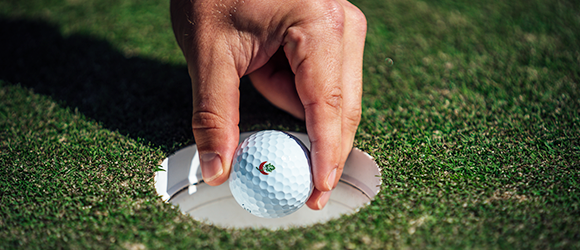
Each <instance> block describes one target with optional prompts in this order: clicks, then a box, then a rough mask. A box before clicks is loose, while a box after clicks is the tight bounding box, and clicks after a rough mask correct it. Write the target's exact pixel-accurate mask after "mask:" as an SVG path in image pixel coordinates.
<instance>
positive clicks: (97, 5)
mask: <svg viewBox="0 0 580 250" xmlns="http://www.w3.org/2000/svg"><path fill="white" fill-rule="evenodd" d="M353 3H354V4H355V5H357V6H358V7H359V8H360V9H361V10H362V11H363V12H364V13H365V14H366V16H367V20H368V34H367V42H366V47H365V56H364V96H363V113H362V121H361V125H360V127H359V129H358V132H357V136H356V139H355V146H357V147H359V148H361V149H363V150H364V151H366V152H368V153H369V154H371V155H372V156H373V157H375V159H376V161H377V163H378V164H379V166H380V167H381V170H382V180H383V184H382V186H381V191H380V193H379V194H378V195H377V197H376V200H375V201H373V202H372V203H371V204H370V205H369V206H367V207H365V208H363V209H361V210H360V211H359V212H358V213H356V214H353V215H349V216H344V217H341V218H339V219H336V220H332V221H330V222H328V223H326V224H319V225H314V226H312V227H307V228H300V229H289V230H286V231H270V230H263V229H253V230H237V229H223V228H219V227H214V226H212V225H208V224H205V223H201V222H197V221H195V220H193V219H191V218H190V217H188V216H186V215H182V214H181V213H180V212H179V209H178V208H175V207H173V206H171V205H169V204H165V203H163V202H162V201H161V199H160V198H159V197H157V195H156V193H155V190H154V182H153V176H154V173H155V171H156V169H157V168H158V164H159V162H160V161H161V160H162V159H163V158H164V157H166V156H168V155H170V154H171V153H173V152H175V151H176V150H179V149H180V148H182V147H185V146H186V145H189V144H192V143H195V141H194V138H193V136H192V135H191V131H190V115H191V110H192V109H191V96H190V92H191V87H190V86H189V79H188V76H187V70H186V68H185V64H184V60H183V58H182V56H181V54H180V51H179V49H178V47H177V45H176V43H175V41H174V38H173V34H172V31H171V29H170V22H169V14H168V2H167V1H165V0H147V1H134V0H116V1H112V0H101V1H97V0H87V1H78V0H67V1H64V0H62V1H58V0H52V1H40V0H28V1H16V0H7V1H2V2H0V37H1V38H0V45H1V46H0V166H1V168H0V194H1V195H0V204H1V205H0V248H19V249H20V248H50V249H52V248H60V247H62V248H87V247H90V248H128V249H144V248H266V249H267V248H280V249H296V248H302V249H389V248H411V249H423V248H445V249H449V248H452V249H454V248H483V249H488V248H502V249H512V248H525V249H527V248H538V249H550V248H565V249H570V248H580V227H579V226H578V225H579V224H580V184H579V180H580V86H579V81H580V46H579V45H580V14H579V13H580V6H579V5H578V4H577V3H575V1H550V0H544V1H537V0H532V1H495V0H492V1H467V0H465V1H445V0H441V1H415V0H392V1H382V0H381V1H379V0H375V1H364V0H359V1H354V2H353ZM240 91H241V95H242V99H241V107H240V112H241V123H240V128H241V130H242V131H252V130H261V129H285V130H296V131H304V130H305V126H304V124H303V123H302V122H301V121H299V120H296V119H294V118H292V117H291V116H289V115H288V114H286V113H284V112H282V111H279V110H277V109H276V108H274V107H272V106H271V105H270V104H268V103H267V102H266V101H265V100H264V99H263V98H261V97H260V96H259V94H257V93H256V91H255V90H254V89H253V88H252V87H251V83H249V82H248V81H247V80H246V79H243V81H242V85H241V89H240Z"/></svg>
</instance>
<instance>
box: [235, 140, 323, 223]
mask: <svg viewBox="0 0 580 250" xmlns="http://www.w3.org/2000/svg"><path fill="white" fill-rule="evenodd" d="M229 184H230V190H231V191H232V195H233V196H234V198H235V200H236V201H237V202H238V204H240V206H242V207H243V208H244V209H245V210H246V211H248V212H250V213H251V214H253V215H256V216H259V217H264V218H279V217H283V216H286V215H289V214H291V213H293V212H295V211H296V210H298V209H299V208H301V207H302V206H303V205H304V203H305V202H306V200H308V197H310V194H311V193H312V190H313V183H312V173H311V170H310V156H309V152H308V149H307V148H306V147H305V146H304V145H303V144H302V142H301V141H300V140H299V139H298V138H296V137H294V136H292V135H290V134H288V133H285V132H281V131H275V130H265V131H260V132H257V133H254V134H252V135H250V136H249V137H248V138H246V139H245V140H244V141H242V143H240V145H238V148H237V149H236V152H235V154H234V160H233V164H232V170H231V173H230V179H229Z"/></svg>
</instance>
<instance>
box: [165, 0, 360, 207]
mask: <svg viewBox="0 0 580 250" xmlns="http://www.w3.org/2000/svg"><path fill="white" fill-rule="evenodd" d="M171 19H172V23H173V30H174V32H175V36H176V38H177V42H178V44H179V46H180V47H181V49H182V51H183V54H184V55H185V58H186V61H187V64H188V70H189V75H190V76H191V81H192V87H193V118H192V128H193V134H194V137H195V140H196V143H197V147H198V150H199V152H200V164H201V169H202V175H203V178H204V180H205V182H206V183H208V184H209V185H220V184H222V183H223V182H225V181H226V180H227V179H228V177H229V174H230V169H231V162H232V158H233V154H234V150H235V149H236V146H237V144H238V139H239V128H238V123H239V113H238V110H239V109H238V108H239V99H240V96H239V95H240V93H239V83H240V81H239V79H240V78H241V77H242V76H244V75H249V77H250V79H251V80H252V83H253V84H254V86H255V87H256V89H257V90H258V91H259V92H260V93H261V94H262V95H264V97H265V98H266V99H268V100H269V101H270V102H272V103H273V104H274V105H276V106H277V107H279V108H281V109H283V110H285V111H287V112H288V113H290V114H292V115H294V116H295V117H297V118H299V119H303V120H305V122H306V129H307V131H308V135H309V137H310V141H311V159H312V166H313V167H312V172H313V179H314V186H315V190H314V192H313V193H312V195H311V197H310V199H309V200H308V201H307V202H306V205H308V207H310V208H312V209H315V210H318V209H322V208H323V207H324V206H325V205H326V203H327V202H328V199H329V198H330V192H331V190H332V189H334V188H335V187H336V185H337V184H338V180H339V179H340V176H341V175H342V169H343V167H344V163H345V161H346V158H347V157H348V154H349V152H350V151H351V149H352V144H353V140H354V136H355V133H356V129H357V127H358V124H359V122H360V114H361V95H362V56H363V49H364V41H365V36H366V19H365V17H364V15H363V14H362V12H361V11H360V10H359V9H358V8H356V7H355V6H354V5H352V4H351V3H349V2H347V1H346V0H288V1H282V2H280V1H272V0H171Z"/></svg>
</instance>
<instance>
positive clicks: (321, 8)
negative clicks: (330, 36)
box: [316, 0, 346, 34]
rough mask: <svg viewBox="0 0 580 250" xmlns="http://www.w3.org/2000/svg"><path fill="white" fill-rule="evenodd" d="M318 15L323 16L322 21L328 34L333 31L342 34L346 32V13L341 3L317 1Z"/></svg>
mask: <svg viewBox="0 0 580 250" xmlns="http://www.w3.org/2000/svg"><path fill="white" fill-rule="evenodd" d="M316 4H318V7H317V8H316V9H318V11H317V12H318V13H321V14H322V16H321V17H322V21H323V23H324V25H325V26H326V27H325V29H326V30H327V32H330V31H333V32H336V33H340V34H342V33H343V32H344V23H345V20H346V19H345V11H344V8H343V7H342V5H341V4H340V3H338V2H337V1H335V0H324V1H317V2H316Z"/></svg>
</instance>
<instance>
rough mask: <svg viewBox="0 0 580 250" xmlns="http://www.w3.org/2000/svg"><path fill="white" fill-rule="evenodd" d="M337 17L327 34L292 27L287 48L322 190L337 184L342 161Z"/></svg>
mask: <svg viewBox="0 0 580 250" xmlns="http://www.w3.org/2000/svg"><path fill="white" fill-rule="evenodd" d="M334 14H336V15H333V16H338V19H334V18H332V19H330V20H325V22H323V23H322V24H319V25H322V26H323V27H329V26H330V27H334V28H335V29H330V30H328V31H327V33H326V34H324V35H320V34H323V33H317V31H319V30H320V29H322V28H321V27H317V26H316V25H312V26H309V27H308V26H307V27H291V28H289V29H288V31H287V35H286V39H285V42H286V44H285V46H284V51H285V53H286V57H287V58H288V60H289V63H290V65H291V67H292V70H293V71H294V73H295V74H296V76H295V81H296V90H297V92H298V96H299V97H300V100H301V102H302V105H303V106H304V112H305V121H306V129H307V130H308V134H309V138H310V142H311V149H310V154H311V157H312V158H311V159H312V165H313V168H312V174H313V180H314V186H315V188H316V189H318V190H320V191H330V190H332V188H333V187H334V183H335V181H336V177H337V171H339V170H338V168H339V163H340V160H341V149H340V145H342V144H341V140H342V138H341V122H342V101H343V100H342V96H343V91H342V82H341V77H342V46H341V41H340V40H341V39H342V32H343V31H342V26H340V25H337V23H340V22H342V21H341V20H339V19H340V18H341V17H340V16H342V14H343V13H342V12H337V13H334Z"/></svg>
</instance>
